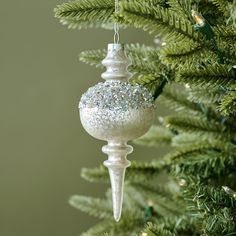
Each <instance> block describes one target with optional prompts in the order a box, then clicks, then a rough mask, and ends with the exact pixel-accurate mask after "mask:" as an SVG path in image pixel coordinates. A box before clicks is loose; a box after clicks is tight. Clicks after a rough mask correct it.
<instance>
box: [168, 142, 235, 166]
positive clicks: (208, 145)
mask: <svg viewBox="0 0 236 236" xmlns="http://www.w3.org/2000/svg"><path fill="white" fill-rule="evenodd" d="M208 150H215V151H218V152H221V153H224V154H226V155H234V153H235V151H236V147H235V145H233V144H231V143H225V142H221V141H220V140H211V141H210V142H201V141H200V142H198V143H194V144H191V145H186V146H183V147H180V148H178V149H176V150H174V151H172V152H170V153H168V154H167V155H166V156H165V158H164V159H165V160H166V161H167V162H168V161H169V163H172V164H174V163H178V162H179V160H183V159H185V158H188V157H189V156H192V155H196V154H200V153H205V152H206V151H208Z"/></svg>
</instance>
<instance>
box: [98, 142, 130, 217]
mask: <svg viewBox="0 0 236 236" xmlns="http://www.w3.org/2000/svg"><path fill="white" fill-rule="evenodd" d="M102 151H103V152H104V153H106V154H107V155H108V160H106V161H104V165H105V166H106V167H107V168H108V170H109V175H110V180H111V188H112V204H113V215H114V218H115V220H116V221H119V220H120V217H121V212H122V203H123V188H124V178H125V170H126V168H127V167H128V166H130V161H128V160H127V159H126V156H127V155H128V154H129V153H131V152H132V151H133V147H132V146H130V145H127V144H126V143H113V142H108V145H105V146H103V147H102Z"/></svg>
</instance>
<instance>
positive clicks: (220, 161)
mask: <svg viewBox="0 0 236 236" xmlns="http://www.w3.org/2000/svg"><path fill="white" fill-rule="evenodd" d="M235 166H236V156H235V155H227V154H224V153H221V152H217V151H214V150H206V151H204V152H200V153H196V154H193V155H190V156H189V157H188V158H184V159H183V160H182V161H180V162H179V163H178V167H179V170H178V173H180V174H181V175H182V176H189V175H191V176H193V177H194V178H196V179H198V180H201V181H202V182H203V181H204V180H209V179H211V180H212V182H217V181H219V179H218V178H221V176H227V175H229V174H230V173H232V172H235V170H236V167H235ZM203 167H204V168H203ZM221 181H222V180H221Z"/></svg>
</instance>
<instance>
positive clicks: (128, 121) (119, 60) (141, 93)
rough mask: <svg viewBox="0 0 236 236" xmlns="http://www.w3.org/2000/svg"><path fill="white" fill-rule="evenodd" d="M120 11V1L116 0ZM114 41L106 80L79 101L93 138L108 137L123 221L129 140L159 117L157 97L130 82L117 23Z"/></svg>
mask: <svg viewBox="0 0 236 236" xmlns="http://www.w3.org/2000/svg"><path fill="white" fill-rule="evenodd" d="M115 6H116V7H115V9H116V12H117V11H118V1H117V0H116V2H115ZM114 30H115V34H114V43H111V44H108V52H107V56H106V58H105V59H104V60H103V61H102V64H103V65H104V66H105V67H106V68H107V70H106V72H104V73H103V74H102V78H103V79H105V80H106V82H103V83H98V84H97V85H95V86H93V87H91V88H89V89H88V91H87V92H86V93H84V94H83V95H82V97H81V101H80V103H79V110H80V119H81V123H82V125H83V127H84V128H85V130H86V131H87V132H88V133H89V134H90V135H91V136H93V137H95V138H97V139H100V140H105V141H107V142H108V144H107V145H105V146H103V147H102V151H103V152H104V153H106V154H107V155H108V160H106V161H104V165H105V166H106V167H107V168H108V170H109V175H110V180H111V187H112V202H113V215H114V218H115V220H116V221H119V219H120V216H121V211H122V202H123V185H124V177H125V170H126V168H127V167H128V166H130V161H128V160H127V159H126V156H127V155H128V154H129V153H131V152H132V151H133V148H132V146H130V145H127V141H129V140H132V139H135V138H138V137H140V136H141V135H143V134H144V133H146V132H147V131H148V129H149V128H150V126H151V125H152V123H153V120H154V117H155V105H154V100H153V97H152V95H151V94H150V92H149V91H148V90H147V89H146V88H145V87H143V86H140V85H137V84H131V83H129V82H128V81H129V78H130V77H131V74H130V73H129V72H128V71H127V67H128V66H129V64H130V61H129V60H128V58H127V57H126V55H125V52H124V46H123V45H122V44H120V43H119V27H118V24H117V23H115V25H114Z"/></svg>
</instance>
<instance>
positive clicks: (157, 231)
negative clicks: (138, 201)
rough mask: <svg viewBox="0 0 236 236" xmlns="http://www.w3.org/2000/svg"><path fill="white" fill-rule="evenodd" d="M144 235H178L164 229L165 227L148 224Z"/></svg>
mask: <svg viewBox="0 0 236 236" xmlns="http://www.w3.org/2000/svg"><path fill="white" fill-rule="evenodd" d="M144 233H146V234H147V236H176V234H173V233H171V232H170V231H169V230H166V229H164V228H163V226H158V225H156V224H155V225H154V224H152V223H148V224H147V227H146V228H145V230H144Z"/></svg>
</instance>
